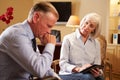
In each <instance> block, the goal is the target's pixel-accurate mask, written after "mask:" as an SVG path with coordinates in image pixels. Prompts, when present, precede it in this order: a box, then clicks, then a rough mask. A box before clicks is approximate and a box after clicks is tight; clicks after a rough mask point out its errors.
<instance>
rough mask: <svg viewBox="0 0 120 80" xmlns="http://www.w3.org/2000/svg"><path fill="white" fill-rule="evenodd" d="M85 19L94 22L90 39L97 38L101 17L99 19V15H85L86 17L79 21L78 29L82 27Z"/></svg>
mask: <svg viewBox="0 0 120 80" xmlns="http://www.w3.org/2000/svg"><path fill="white" fill-rule="evenodd" d="M86 19H89V20H92V21H94V22H95V23H96V24H97V26H96V28H95V30H94V31H93V32H91V37H92V38H96V37H98V36H99V35H100V32H101V27H102V26H101V17H100V15H99V14H97V13H89V14H87V15H86V16H84V17H83V19H82V20H81V22H80V27H81V26H82V25H83V23H84V21H85V20H86Z"/></svg>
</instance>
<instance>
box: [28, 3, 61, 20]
mask: <svg viewBox="0 0 120 80" xmlns="http://www.w3.org/2000/svg"><path fill="white" fill-rule="evenodd" d="M36 11H40V12H43V13H47V12H51V13H53V14H54V15H55V16H56V17H57V18H59V14H58V12H57V10H56V9H55V7H54V6H53V5H52V4H51V3H50V2H38V3H36V4H35V5H34V6H33V7H32V8H31V10H30V12H29V16H28V18H29V19H30V18H32V16H33V13H34V12H36Z"/></svg>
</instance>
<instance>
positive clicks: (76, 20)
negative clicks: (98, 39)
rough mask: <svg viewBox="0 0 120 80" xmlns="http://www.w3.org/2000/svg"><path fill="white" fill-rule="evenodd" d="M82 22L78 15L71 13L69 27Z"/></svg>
mask: <svg viewBox="0 0 120 80" xmlns="http://www.w3.org/2000/svg"><path fill="white" fill-rule="evenodd" d="M79 24H80V19H79V18H78V16H75V15H71V16H70V17H69V19H68V22H67V24H66V26H67V27H76V26H78V25H79Z"/></svg>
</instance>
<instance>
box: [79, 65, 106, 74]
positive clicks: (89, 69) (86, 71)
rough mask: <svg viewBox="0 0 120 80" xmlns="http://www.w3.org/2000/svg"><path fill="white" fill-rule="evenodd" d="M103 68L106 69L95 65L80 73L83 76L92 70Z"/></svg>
mask: <svg viewBox="0 0 120 80" xmlns="http://www.w3.org/2000/svg"><path fill="white" fill-rule="evenodd" d="M103 67H104V66H103V65H98V64H94V65H92V66H90V67H88V68H86V69H84V70H82V71H81V72H80V73H83V74H85V73H89V72H90V71H91V70H92V69H96V68H99V69H103Z"/></svg>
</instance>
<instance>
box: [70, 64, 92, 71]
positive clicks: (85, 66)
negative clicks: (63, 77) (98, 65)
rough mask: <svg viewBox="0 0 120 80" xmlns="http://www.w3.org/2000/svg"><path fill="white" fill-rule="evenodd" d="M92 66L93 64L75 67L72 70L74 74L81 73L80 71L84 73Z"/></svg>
mask: <svg viewBox="0 0 120 80" xmlns="http://www.w3.org/2000/svg"><path fill="white" fill-rule="evenodd" d="M90 66H91V64H85V65H83V66H82V67H75V68H73V69H72V72H80V71H82V70H84V69H86V68H88V67H90Z"/></svg>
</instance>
